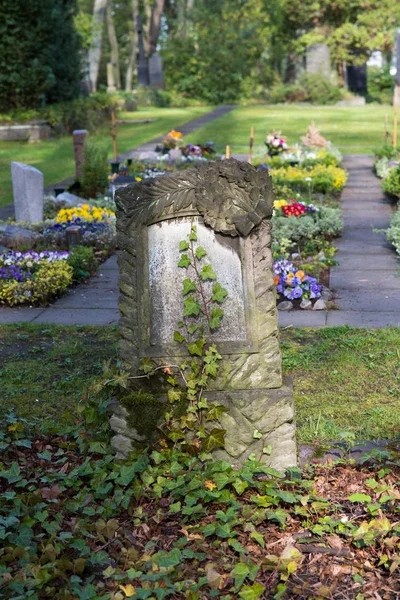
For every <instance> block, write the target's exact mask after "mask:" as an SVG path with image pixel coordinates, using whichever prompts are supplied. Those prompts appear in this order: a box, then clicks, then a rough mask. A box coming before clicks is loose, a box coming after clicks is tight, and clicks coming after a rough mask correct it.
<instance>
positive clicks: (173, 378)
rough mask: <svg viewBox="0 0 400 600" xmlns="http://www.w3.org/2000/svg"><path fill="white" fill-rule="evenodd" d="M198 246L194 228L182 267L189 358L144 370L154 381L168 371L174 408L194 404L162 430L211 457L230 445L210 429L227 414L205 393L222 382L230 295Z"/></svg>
mask: <svg viewBox="0 0 400 600" xmlns="http://www.w3.org/2000/svg"><path fill="white" fill-rule="evenodd" d="M197 241H198V240H197V229H196V226H195V225H193V224H192V225H191V230H190V234H189V235H188V239H187V240H182V241H181V242H180V243H179V251H180V253H181V254H180V260H179V262H178V267H180V268H182V269H186V270H187V271H188V275H189V276H188V277H187V278H186V279H184V281H183V287H182V296H183V299H184V300H183V320H182V321H179V323H178V329H177V330H176V331H175V333H174V340H175V342H178V343H179V344H184V345H186V347H187V350H188V354H189V357H188V358H187V359H186V360H184V361H183V362H182V364H180V365H162V366H161V367H160V366H159V365H157V366H156V365H155V364H154V362H153V361H152V360H151V359H145V360H144V361H142V365H141V369H142V371H143V372H144V373H145V374H146V376H148V377H149V376H151V375H153V374H155V372H156V371H158V370H159V369H160V368H161V369H163V370H164V372H165V373H166V374H167V375H168V377H167V382H168V383H169V385H170V386H171V387H170V389H169V391H168V400H169V402H170V403H171V404H172V405H173V404H176V403H181V402H182V401H186V402H187V403H188V407H187V411H186V412H185V414H184V415H182V416H180V417H179V418H176V416H175V413H174V410H171V411H168V412H167V413H166V415H165V419H166V420H165V423H164V424H163V425H162V426H161V430H162V431H163V432H164V433H165V434H166V436H167V437H168V438H169V439H170V440H172V441H173V442H174V443H179V444H180V445H181V447H185V448H186V447H187V446H188V445H189V446H191V447H192V448H195V449H198V450H199V451H202V452H205V453H209V452H211V451H212V450H214V449H215V448H219V447H222V446H223V445H224V436H225V433H226V431H225V430H224V429H221V428H220V427H213V426H212V425H210V423H211V424H212V423H213V422H216V421H218V420H219V418H220V417H221V415H222V414H223V413H224V412H226V411H227V408H225V407H224V406H221V405H216V404H209V403H208V401H207V399H206V398H205V396H204V393H205V390H206V389H207V386H208V383H209V379H210V378H215V377H216V376H217V373H218V367H219V362H220V361H221V359H222V356H221V355H220V354H219V352H218V349H217V346H216V345H215V343H214V341H213V333H214V332H215V331H216V330H217V329H218V328H219V327H220V326H221V320H222V317H223V315H224V311H223V309H222V305H223V303H224V301H225V299H226V297H227V295H228V292H227V291H226V289H225V288H223V287H222V286H221V284H220V283H218V281H217V275H216V273H215V271H214V270H213V268H212V265H211V264H210V263H206V262H205V261H206V257H207V252H206V251H205V250H204V248H202V246H200V245H198V244H197ZM182 383H183V385H182Z"/></svg>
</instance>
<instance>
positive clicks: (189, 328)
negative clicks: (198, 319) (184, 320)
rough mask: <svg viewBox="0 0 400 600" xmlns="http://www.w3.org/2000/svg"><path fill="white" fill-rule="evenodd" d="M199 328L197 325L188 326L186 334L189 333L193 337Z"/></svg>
mask: <svg viewBox="0 0 400 600" xmlns="http://www.w3.org/2000/svg"><path fill="white" fill-rule="evenodd" d="M198 328H199V326H198V325H190V326H189V327H188V333H190V335H193V334H194V333H196V331H197V330H198Z"/></svg>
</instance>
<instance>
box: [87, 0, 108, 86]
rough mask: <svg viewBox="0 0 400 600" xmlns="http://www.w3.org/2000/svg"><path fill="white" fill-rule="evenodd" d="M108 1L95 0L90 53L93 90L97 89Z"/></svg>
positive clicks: (89, 61) (90, 78) (90, 74)
mask: <svg viewBox="0 0 400 600" xmlns="http://www.w3.org/2000/svg"><path fill="white" fill-rule="evenodd" d="M107 2H108V0H94V5H93V21H92V40H91V45H90V48H89V55H88V63H89V81H90V89H91V91H92V92H95V91H96V90H97V80H98V76H99V69H100V60H101V51H102V45H103V29H104V18H105V14H106V9H107Z"/></svg>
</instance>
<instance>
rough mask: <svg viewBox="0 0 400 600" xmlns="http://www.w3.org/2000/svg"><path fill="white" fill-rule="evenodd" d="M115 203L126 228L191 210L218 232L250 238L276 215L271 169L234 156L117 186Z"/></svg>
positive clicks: (120, 221) (120, 225)
mask: <svg viewBox="0 0 400 600" xmlns="http://www.w3.org/2000/svg"><path fill="white" fill-rule="evenodd" d="M116 203H117V209H118V220H119V228H120V229H122V230H124V229H127V228H129V227H130V226H131V225H145V224H147V223H151V222H152V221H155V220H158V219H160V218H162V217H164V216H167V215H168V214H172V213H177V212H182V211H188V210H189V211H196V212H198V213H199V214H200V215H201V216H202V217H203V218H204V222H205V223H206V224H207V225H209V226H210V227H212V229H214V231H216V232H218V233H222V234H225V235H231V236H232V237H235V236H242V237H246V236H247V235H249V233H250V232H251V231H252V229H253V228H254V227H256V226H257V225H259V224H260V223H261V221H262V220H263V219H265V218H268V217H271V216H272V210H273V192H272V184H271V178H270V177H269V175H268V173H266V172H265V171H257V170H256V169H255V167H253V166H251V165H250V164H248V163H245V162H240V161H237V160H235V159H234V158H231V159H229V160H224V161H215V162H214V161H213V162H210V163H206V164H202V165H200V166H198V167H196V168H194V169H188V170H187V171H180V172H178V173H173V174H168V175H164V176H161V177H157V178H154V179H145V180H143V181H140V182H138V183H136V184H133V185H131V186H129V187H127V188H125V189H124V190H123V193H120V192H118V191H117V193H116Z"/></svg>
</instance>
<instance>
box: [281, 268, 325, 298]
mask: <svg viewBox="0 0 400 600" xmlns="http://www.w3.org/2000/svg"><path fill="white" fill-rule="evenodd" d="M274 274H275V286H276V291H277V293H278V294H279V296H280V297H281V298H282V299H288V300H314V299H315V300H316V299H318V298H320V297H321V290H322V286H321V285H319V284H318V282H317V279H316V278H315V277H310V276H309V275H306V273H305V272H304V271H303V270H302V269H299V268H297V267H296V266H295V265H294V264H293V263H291V262H290V261H288V260H286V259H280V260H277V261H275V262H274Z"/></svg>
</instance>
